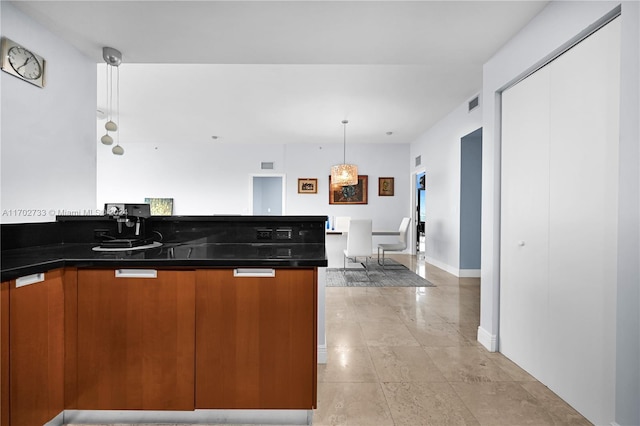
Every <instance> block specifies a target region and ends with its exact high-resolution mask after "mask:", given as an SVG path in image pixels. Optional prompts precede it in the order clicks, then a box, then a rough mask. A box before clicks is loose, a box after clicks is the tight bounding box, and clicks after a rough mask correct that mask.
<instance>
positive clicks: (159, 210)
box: [144, 198, 173, 216]
mask: <svg viewBox="0 0 640 426" xmlns="http://www.w3.org/2000/svg"><path fill="white" fill-rule="evenodd" d="M144 202H145V203H147V204H149V205H150V206H149V207H150V209H151V216H171V215H172V214H173V198H145V199H144Z"/></svg>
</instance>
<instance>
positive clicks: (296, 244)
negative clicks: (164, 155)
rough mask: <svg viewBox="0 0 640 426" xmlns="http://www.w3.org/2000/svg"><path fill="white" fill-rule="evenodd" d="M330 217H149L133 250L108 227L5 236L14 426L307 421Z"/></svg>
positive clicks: (87, 221) (7, 410)
mask: <svg viewBox="0 0 640 426" xmlns="http://www.w3.org/2000/svg"><path fill="white" fill-rule="evenodd" d="M325 220H326V217H322V216H319V217H318V216H312V217H310V216H289V217H275V216H265V217H253V216H213V217H200V216H192V217H158V218H156V217H152V218H149V219H148V220H147V221H146V224H145V226H146V230H145V234H146V236H147V237H148V236H151V237H152V238H153V239H154V240H155V241H157V242H160V243H162V245H161V246H159V247H153V248H150V249H131V250H122V251H96V250H95V247H96V246H98V245H100V241H97V240H96V238H98V237H99V238H102V239H103V238H104V236H105V233H108V234H110V235H111V236H114V235H116V234H117V229H116V228H115V227H114V226H115V225H114V223H113V221H112V220H111V219H109V218H108V217H59V218H58V220H57V222H55V223H42V224H22V225H3V226H2V239H3V241H2V249H3V250H2V287H1V290H2V292H1V298H0V301H1V304H0V317H1V319H2V334H1V336H2V338H1V343H2V354H3V359H2V363H1V366H2V370H1V376H0V377H1V383H2V397H1V398H2V401H1V402H2V405H1V407H2V411H0V418H1V419H2V425H3V426H4V425H14V426H15V425H23V424H24V425H33V424H44V423H46V422H49V421H51V424H62V423H63V422H64V423H68V422H75V423H79V422H91V421H93V422H96V421H98V422H103V423H104V422H121V423H122V422H146V423H149V422H165V423H166V422H174V423H177V422H186V423H194V424H198V423H207V422H209V423H212V422H224V421H234V422H249V421H251V420H252V419H251V417H252V416H253V417H255V420H256V421H262V422H273V421H277V422H281V423H284V422H295V423H309V422H310V417H311V410H312V409H313V408H315V405H316V364H317V310H318V268H319V267H324V266H326V265H327V260H326V255H325V249H324V226H325ZM238 416H240V417H238ZM246 416H249V417H246ZM265 416H266V417H265ZM273 416H275V418H274V417H273Z"/></svg>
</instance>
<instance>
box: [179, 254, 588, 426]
mask: <svg viewBox="0 0 640 426" xmlns="http://www.w3.org/2000/svg"><path fill="white" fill-rule="evenodd" d="M391 257H392V258H394V259H395V260H398V261H399V262H401V263H404V264H405V265H406V266H407V267H409V268H410V269H413V270H415V271H416V273H418V274H419V275H421V276H423V277H424V278H426V279H428V280H429V281H431V282H432V283H433V284H435V287H427V288H416V287H386V288H385V287H383V288H372V287H357V288H354V287H349V288H347V287H330V288H327V291H326V319H327V324H326V329H327V352H328V360H327V364H326V365H319V366H318V409H317V410H315V411H314V422H313V424H314V426H321V425H322V426H324V425H332V426H333V425H345V426H385V425H389V426H405V425H406V426H418V425H438V426H440V425H487V426H498V425H508V426H518V425H533V426H546V425H590V424H591V423H590V422H589V421H587V420H586V419H585V418H584V417H582V416H581V415H580V414H579V413H578V412H576V411H575V410H574V409H573V408H571V407H570V406H569V405H568V404H567V403H565V402H564V401H563V400H562V399H560V398H559V397H558V396H557V395H555V394H554V393H553V392H551V391H550V390H549V389H547V387H546V386H544V385H543V384H541V383H540V382H538V381H537V380H535V379H534V378H533V377H531V376H530V375H529V374H527V373H526V372H525V371H523V370H522V369H521V368H519V367H518V366H517V365H515V364H514V363H513V362H511V361H510V360H508V359H507V358H505V357H504V356H503V355H502V354H500V353H490V352H488V351H486V350H485V348H484V347H482V346H481V345H480V344H478V343H477V341H476V333H477V329H478V324H479V318H480V280H479V279H478V278H456V277H455V276H453V275H451V274H448V273H446V272H444V271H443V270H441V269H438V268H436V267H434V266H432V265H429V264H426V263H425V262H424V261H421V260H418V259H417V258H416V256H409V255H391ZM176 426H180V425H176Z"/></svg>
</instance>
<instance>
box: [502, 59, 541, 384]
mask: <svg viewBox="0 0 640 426" xmlns="http://www.w3.org/2000/svg"><path fill="white" fill-rule="evenodd" d="M502 110H503V116H502V141H503V142H502V178H501V182H502V197H501V203H502V208H501V211H502V216H501V273H500V276H501V280H500V302H501V303H500V309H501V313H500V351H501V352H502V353H503V354H504V355H505V356H507V357H509V358H511V359H513V360H517V362H518V363H519V364H520V366H521V367H522V368H524V369H525V370H527V371H529V372H530V373H531V374H536V373H540V372H541V371H542V368H541V363H542V362H543V358H544V356H543V353H544V345H545V330H546V328H547V323H546V321H547V315H548V312H547V309H546V301H547V299H548V294H549V251H548V247H549V232H548V226H547V224H548V223H549V69H547V68H543V69H541V70H540V71H538V72H537V73H535V74H533V75H531V76H529V77H528V78H527V79H525V80H524V81H522V82H520V83H518V84H517V85H516V86H513V87H512V88H510V89H508V90H507V91H505V92H504V93H503V95H502Z"/></svg>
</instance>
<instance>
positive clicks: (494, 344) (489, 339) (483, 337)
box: [478, 327, 498, 352]
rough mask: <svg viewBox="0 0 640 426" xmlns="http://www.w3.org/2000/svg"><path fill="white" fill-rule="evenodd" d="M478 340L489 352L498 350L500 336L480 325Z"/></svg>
mask: <svg viewBox="0 0 640 426" xmlns="http://www.w3.org/2000/svg"><path fill="white" fill-rule="evenodd" d="M478 342H479V343H480V344H481V345H482V346H484V347H485V348H487V350H488V351H489V352H498V336H496V335H495V334H491V333H489V332H488V331H487V330H485V329H484V328H482V327H478Z"/></svg>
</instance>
